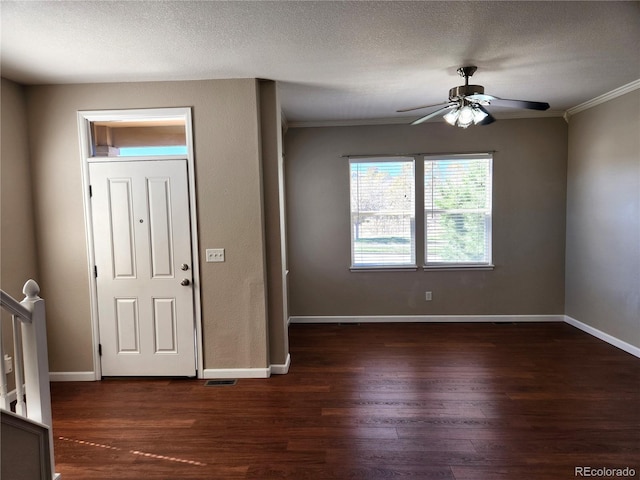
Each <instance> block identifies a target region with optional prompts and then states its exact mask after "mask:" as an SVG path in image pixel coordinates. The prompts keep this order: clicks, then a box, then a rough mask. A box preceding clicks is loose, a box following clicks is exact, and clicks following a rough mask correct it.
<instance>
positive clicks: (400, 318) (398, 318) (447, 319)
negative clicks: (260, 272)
mask: <svg viewBox="0 0 640 480" xmlns="http://www.w3.org/2000/svg"><path fill="white" fill-rule="evenodd" d="M289 321H290V323H465V322H473V323H481V322H489V323H493V322H563V321H564V315H371V316H340V317H338V316H292V317H290V318H289Z"/></svg>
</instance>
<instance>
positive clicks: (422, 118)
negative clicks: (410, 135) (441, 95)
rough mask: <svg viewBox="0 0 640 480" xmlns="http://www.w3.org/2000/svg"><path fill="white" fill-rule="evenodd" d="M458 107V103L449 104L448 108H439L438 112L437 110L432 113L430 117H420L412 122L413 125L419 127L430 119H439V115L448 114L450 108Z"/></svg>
mask: <svg viewBox="0 0 640 480" xmlns="http://www.w3.org/2000/svg"><path fill="white" fill-rule="evenodd" d="M456 105H457V103H449V104H448V105H447V106H446V107H442V108H439V109H438V110H436V111H434V112H431V113H429V114H428V115H425V116H424V117H420V118H419V119H417V120H415V121H413V122H411V125H419V124H421V123H422V122H426V121H427V120H429V119H430V118H433V117H437V116H438V115H440V114H442V113H444V112H446V111H447V110H449V109H450V108H453V107H455V106H456Z"/></svg>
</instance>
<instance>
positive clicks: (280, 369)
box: [271, 353, 291, 375]
mask: <svg viewBox="0 0 640 480" xmlns="http://www.w3.org/2000/svg"><path fill="white" fill-rule="evenodd" d="M290 366H291V355H290V354H288V353H287V360H286V361H285V362H284V363H283V364H271V373H272V374H274V375H286V374H287V373H289V367H290Z"/></svg>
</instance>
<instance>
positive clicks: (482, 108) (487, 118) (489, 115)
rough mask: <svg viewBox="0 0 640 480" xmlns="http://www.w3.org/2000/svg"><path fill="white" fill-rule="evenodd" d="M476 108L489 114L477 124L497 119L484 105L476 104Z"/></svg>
mask: <svg viewBox="0 0 640 480" xmlns="http://www.w3.org/2000/svg"><path fill="white" fill-rule="evenodd" d="M476 108H477V109H478V110H481V111H482V112H484V113H486V114H487V116H486V117H484V118H483V119H482V120H480V121H479V122H478V123H477V124H476V125H489V124H491V123H493V122H495V121H496V119H495V118H494V117H493V115H491V114H490V113H489V111H488V110H487V109H486V108H484V107H483V106H482V105H476Z"/></svg>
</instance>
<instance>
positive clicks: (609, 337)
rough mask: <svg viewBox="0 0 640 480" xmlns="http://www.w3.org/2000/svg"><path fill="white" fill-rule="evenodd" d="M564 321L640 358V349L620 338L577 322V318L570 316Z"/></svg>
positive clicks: (566, 316) (565, 317)
mask: <svg viewBox="0 0 640 480" xmlns="http://www.w3.org/2000/svg"><path fill="white" fill-rule="evenodd" d="M564 321H565V322H566V323H568V324H569V325H572V326H574V327H576V328H578V329H580V330H582V331H583V332H586V333H588V334H589V335H593V336H594V337H596V338H599V339H600V340H602V341H604V342H607V343H608V344H610V345H613V346H614V347H618V348H619V349H620V350H624V351H625V352H627V353H630V354H631V355H633V356H635V357H638V358H640V348H638V347H636V346H634V345H631V344H630V343H627V342H625V341H624V340H620V339H619V338H616V337H614V336H612V335H609V334H608V333H605V332H603V331H602V330H598V329H597V328H594V327H592V326H590V325H587V324H586V323H582V322H580V321H579V320H576V319H575V318H572V317H570V316H568V315H565V316H564Z"/></svg>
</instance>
